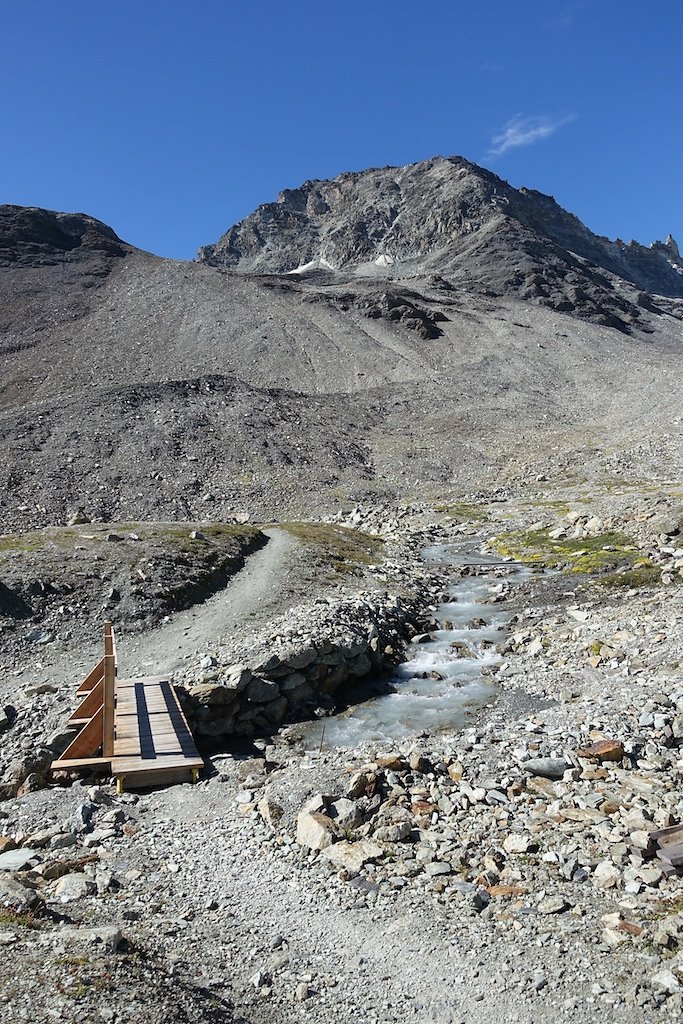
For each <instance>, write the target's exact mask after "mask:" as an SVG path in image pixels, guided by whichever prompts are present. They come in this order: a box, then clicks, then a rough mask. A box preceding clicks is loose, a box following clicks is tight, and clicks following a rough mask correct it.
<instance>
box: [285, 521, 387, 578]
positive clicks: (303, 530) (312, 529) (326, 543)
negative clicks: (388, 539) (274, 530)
mask: <svg viewBox="0 0 683 1024" xmlns="http://www.w3.org/2000/svg"><path fill="white" fill-rule="evenodd" d="M277 526H278V527H279V528H280V529H281V530H286V531H287V533H290V534H291V535H292V536H293V537H296V539H297V540H299V541H301V543H302V544H305V545H306V546H307V547H311V548H313V549H314V550H315V551H316V552H317V553H318V554H319V555H320V556H321V557H322V559H323V560H324V561H326V562H328V564H329V565H330V566H331V568H332V569H333V570H334V571H335V572H342V573H343V572H355V571H357V570H358V569H359V568H361V567H362V566H364V565H374V564H375V563H376V562H377V561H381V559H382V550H383V548H384V541H383V540H381V539H380V538H379V537H373V536H372V535H371V534H369V533H363V532H362V531H361V530H354V529H352V528H350V527H348V526H336V525H333V524H331V523H299V522H287V523H278V524H277Z"/></svg>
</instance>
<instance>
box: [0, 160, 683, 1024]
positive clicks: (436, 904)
mask: <svg viewBox="0 0 683 1024" xmlns="http://www.w3.org/2000/svg"><path fill="white" fill-rule="evenodd" d="M682 273H683V272H682V271H681V267H680V257H679V254H678V250H677V247H676V244H675V242H674V241H673V240H672V239H668V240H667V241H666V242H663V243H656V244H654V245H653V246H651V247H650V248H645V247H643V246H640V245H637V244H636V243H629V244H624V243H622V242H620V241H618V240H617V241H616V242H610V241H609V240H607V239H602V238H599V237H597V236H595V235H593V234H592V233H591V232H590V231H589V230H588V229H587V228H585V227H584V226H583V225H581V224H580V222H579V221H578V220H577V219H576V218H575V217H573V216H572V215H571V214H568V213H567V212H566V211H563V210H562V209H561V208H560V207H559V206H558V205H557V204H556V203H555V202H554V200H552V199H551V198H550V197H547V196H541V195H539V194H538V193H534V192H530V191H528V190H523V189H522V190H515V189H513V188H511V187H510V186H509V185H507V183H505V182H503V181H501V180H500V179H498V178H496V177H495V176H494V175H492V174H490V173H489V172H487V171H484V170H482V169H481V168H477V167H475V166H474V165H472V164H469V163H468V162H467V161H464V160H461V159H459V158H450V159H448V160H445V159H441V158H437V159H434V160H430V161H426V162H423V163H421V164H417V165H412V166H410V167H406V168H398V169H397V168H384V169H381V170H373V171H368V172H363V173H360V174H348V175H342V176H340V177H339V178H337V179H335V181H333V182H308V183H306V184H305V185H303V186H302V187H301V189H298V190H293V191H287V192H285V193H282V195H281V196H280V198H279V200H278V202H277V203H275V204H268V205H265V206H262V207H260V208H259V209H258V210H257V211H255V213H254V214H252V215H251V216H250V217H248V218H247V219H246V220H245V221H243V222H242V223H241V224H239V225H237V226H235V227H234V228H232V229H231V230H230V231H228V232H227V234H226V235H224V236H223V238H222V239H221V240H220V241H219V242H218V243H217V244H216V245H214V246H207V247H205V248H204V249H203V250H202V251H201V253H200V257H199V261H198V262H196V263H184V262H173V261H169V260H163V259H160V258H158V257H155V256H152V255H150V254H148V253H143V252H140V251H138V250H136V249H134V248H133V247H131V246H129V245H127V244H126V243H125V242H123V241H121V240H120V239H118V238H117V236H116V234H115V233H114V232H113V230H112V229H111V228H108V227H107V226H106V225H103V224H101V223H100V222H98V221H96V220H94V219H93V218H90V217H87V216H86V215H84V214H57V213H51V212H49V211H43V210H35V209H24V208H18V207H1V208H0V297H1V299H2V301H1V303H0V309H1V310H2V313H0V364H1V366H2V382H1V383H0V422H1V424H2V431H3V440H4V444H3V445H2V446H0V531H1V532H0V797H1V798H2V799H1V800H0V946H2V948H3V953H4V955H3V957H2V959H1V960H0V993H1V994H2V1000H3V1002H4V1003H7V1004H8V1005H9V1006H10V1007H11V1017H12V1020H30V1021H32V1022H38V1024H42V1022H43V1021H45V1022H48V1021H53V1020H57V1019H59V1020H64V1021H68V1022H72V1021H73V1022H78V1024H99V1022H101V1021H110V1022H112V1024H128V1022H130V1024H133V1022H135V1024H138V1022H143V1024H148V1022H149V1024H157V1022H159V1024H161V1022H162V1021H167V1020H169V1019H173V1020H178V1021H181V1022H187V1024H194V1022H199V1021H209V1022H215V1024H219V1022H224V1024H238V1022H243V1024H260V1022H263V1024H265V1022H266V1021H268V1022H269V1024H273V1022H275V1024H280V1022H281V1024H290V1022H291V1024H294V1022H296V1021H301V1020H304V1019H306V1020H311V1021H314V1022H320V1024H322V1022H327V1021H328V1020H329V1019H331V1018H334V1019H336V1020H339V1021H342V1022H346V1021H351V1020H355V1019H356V1018H357V1017H358V1015H359V1013H361V1014H362V1016H363V1019H364V1020H367V1021H368V1022H370V1024H373V1022H377V1024H379V1022H380V1021H381V1022H382V1024H393V1022H396V1024H398V1022H403V1021H404V1020H406V1019H408V1018H411V1019H415V1020H418V1021H421V1022H422V1021H424V1022H425V1024H427V1022H430V1024H460V1022H464V1021H465V1020H466V1021H468V1022H470V1024H489V1022H490V1021H491V1020H492V1019H494V1017H495V1016H500V1015H501V1012H504V1014H505V1018H506V1020H507V1019H509V1020H510V1021H517V1022H524V1024H531V1022H532V1021H533V1022H534V1024H538V1022H545V1021H547V1022H548V1024H550V1022H551V1021H553V1022H554V1021H556V1020H557V1019H558V1017H559V1018H561V1019H563V1020H567V1021H573V1022H576V1024H579V1022H581V1024H583V1022H584V1021H585V1020H586V1019H588V1018H589V1017H590V1018H592V1017H594V1016H595V1015H597V1014H605V1013H608V1014H609V1015H610V1017H611V1018H612V1019H614V1020H615V1021H623V1022H624V1024H636V1022H637V1024H650V1022H655V1021H662V1020H667V1021H669V1020H680V1019H683V874H682V873H681V871H682V870H683V869H682V868H681V866H680V865H679V863H678V862H677V861H676V859H675V858H674V860H671V859H669V860H667V856H666V854H665V850H664V846H663V845H662V842H663V841H664V840H663V838H662V837H664V838H665V837H666V835H667V831H666V830H671V829H674V830H675V829H676V828H677V826H679V825H683V801H682V800H681V786H682V783H683V758H682V755H681V750H682V748H683V660H682V657H683V655H682V653H681V652H682V651H683V613H682V612H681V608H682V605H681V597H682V595H683V504H682V502H683V465H682V453H683V447H682V446H681V416H680V412H679V404H680V403H679V401H678V395H679V393H680V387H681V376H682V375H681V369H682V361H683V348H682V346H681V314H682V311H683V283H682V282H683V276H682ZM451 544H457V545H458V548H457V549H458V551H467V552H468V553H469V555H470V557H469V560H468V559H464V560H461V561H460V562H458V561H457V559H456V560H455V562H454V564H450V563H449V561H448V560H447V559H446V560H443V559H439V558H438V557H437V556H435V555H434V554H433V552H434V551H435V550H438V551H441V550H443V548H442V546H443V545H451ZM435 545H436V546H437V547H436V548H435V547H434V546H435ZM449 550H450V549H449ZM430 551H431V552H432V554H431V555H430V554H429V552H430ZM520 565H521V566H524V567H526V568H525V569H524V571H523V572H521V573H520V569H519V567H520ZM472 581H475V582H477V583H478V584H479V585H481V589H480V590H478V591H477V593H480V594H481V596H480V597H478V598H477V605H478V606H481V607H480V608H479V607H477V608H476V614H473V612H472V611H471V610H468V611H466V613H465V615H464V617H463V619H462V621H463V623H465V629H464V631H461V632H460V633H458V632H457V631H456V632H451V633H450V634H449V628H450V627H449V626H448V624H447V623H446V622H445V620H444V611H443V609H444V608H451V609H455V610H456V611H457V610H458V604H459V602H462V601H463V600H464V601H465V607H466V609H467V608H469V605H468V603H467V600H466V599H464V598H462V593H463V591H462V590H461V587H462V586H463V585H465V584H467V583H468V582H469V583H471V582H472ZM448 614H451V612H449V613H448ZM489 614H491V615H493V616H494V617H495V621H496V622H497V623H501V625H500V626H499V627H496V630H494V631H493V633H494V635H495V637H496V639H495V640H492V639H488V640H487V639H486V629H485V628H484V631H483V633H481V634H480V633H477V630H480V629H481V628H482V626H483V627H486V626H487V623H489V624H490V621H493V620H488V619H487V618H486V616H488V615H489ZM104 619H112V620H113V621H114V623H115V626H116V630H117V650H118V657H119V665H120V671H121V672H122V673H124V674H125V675H139V674H151V673H155V674H156V673H166V674H168V675H169V676H171V678H172V679H173V682H174V684H175V685H176V686H177V688H178V692H179V694H180V697H181V700H182V702H183V706H184V708H185V711H186V714H187V716H188V720H189V722H190V723H191V726H192V729H193V731H194V734H195V737H196V739H197V742H198V744H199V746H200V749H201V751H202V753H203V755H204V756H205V763H206V770H205V772H204V773H203V776H202V779H201V781H200V782H199V783H198V784H197V785H195V786H190V785H176V786H171V787H167V788H158V789H156V790H147V791H145V790H142V791H139V792H133V793H123V794H121V795H117V794H116V793H115V791H114V788H113V786H112V785H111V780H109V779H108V778H107V777H106V776H102V775H98V774H97V773H93V774H92V775H91V776H85V777H83V778H74V777H70V776H68V775H66V774H64V773H62V775H61V776H57V777H55V776H53V775H51V774H50V771H49V765H50V762H51V760H52V758H53V757H54V756H55V755H56V754H58V753H59V752H60V751H62V750H63V749H64V747H65V744H66V743H67V742H68V740H69V736H70V734H69V733H67V732H66V731H65V722H66V720H67V718H68V716H69V714H70V712H71V710H72V708H73V707H74V703H75V688H76V686H77V684H78V682H79V680H80V679H81V678H83V676H85V674H86V673H87V672H88V671H89V670H90V668H91V667H92V664H93V662H94V661H95V660H97V658H99V653H98V651H99V634H100V628H101V623H102V621H103V620H104ZM450 625H451V626H452V623H451V624H450ZM463 634H464V639H463ZM456 635H457V637H458V639H453V640H450V641H449V640H448V637H449V636H450V637H453V636H456ZM479 636H483V637H484V639H482V640H481V643H479V641H478V639H477V638H478V637H479ZM444 637H445V638H446V639H443V638H444ZM435 638H436V639H439V638H441V643H442V647H443V646H445V647H446V648H447V650H446V654H445V655H443V658H445V661H443V658H442V662H441V663H432V662H428V661H427V662H424V664H427V665H431V668H429V667H428V668H427V669H425V670H424V671H421V672H420V673H419V675H417V676H415V677H414V679H413V680H412V683H414V684H417V683H418V682H420V681H430V680H431V681H437V680H438V681H439V685H441V684H443V685H447V680H448V679H449V678H451V676H449V675H448V673H447V671H446V669H447V668H449V669H452V668H453V666H454V665H455V666H456V667H457V666H458V665H464V664H465V662H466V661H467V660H468V659H469V660H470V662H471V661H472V660H474V661H475V662H476V661H477V658H478V659H479V662H480V668H479V667H477V679H478V686H479V688H478V689H476V688H475V689H476V692H475V690H472V695H471V696H470V697H466V698H465V699H464V702H463V706H462V709H461V711H460V712H459V713H458V715H453V714H445V715H444V717H442V719H441V720H439V719H438V716H437V718H435V717H434V706H435V703H438V702H435V700H434V699H433V697H430V692H431V691H427V690H425V691H424V697H423V702H424V713H422V712H421V705H420V702H419V700H416V701H415V702H414V703H413V704H411V705H410V706H411V707H412V708H413V711H411V715H414V717H413V718H411V719H410V721H409V722H408V726H407V727H406V728H404V729H402V730H401V731H399V733H398V734H397V736H393V737H392V736H391V735H390V731H389V730H388V729H387V731H386V735H384V736H382V737H381V738H379V739H378V738H377V736H376V735H374V734H371V733H370V732H366V733H365V734H364V733H363V727H362V722H363V721H364V720H363V717H362V714H361V712H362V711H363V710H364V709H367V708H369V707H373V708H375V709H379V711H378V714H377V720H378V721H379V722H380V724H381V723H382V710H381V709H382V708H384V707H388V705H387V704H386V703H385V704H383V703H382V702H383V701H385V702H386V701H391V700H392V699H394V698H396V697H400V696H401V694H402V693H404V692H406V691H408V692H411V689H412V691H414V692H415V693H418V692H421V691H418V689H417V686H416V685H412V684H411V680H410V679H409V680H408V681H407V682H406V678H405V676H401V674H400V672H401V665H403V666H404V667H405V663H406V660H407V659H413V660H415V659H417V658H418V656H419V653H420V652H421V651H425V650H428V649H430V644H432V643H433V642H434V641H435ZM477 652H478V653H477ZM416 664H417V661H416ZM477 664H479V663H477ZM397 666H398V668H397ZM452 678H453V679H454V680H455V683H454V684H453V685H455V686H462V687H463V691H464V692H466V693H470V691H469V690H468V689H467V687H468V685H469V683H468V679H469V677H466V676H463V677H462V678H460V677H458V676H457V674H456V676H453V677H452ZM430 701H431V706H430ZM342 720H344V721H348V720H354V721H356V722H357V723H360V724H359V726H358V729H357V731H356V733H355V736H356V739H355V740H354V742H353V743H352V744H351V745H350V746H343V745H342V744H341V743H337V741H336V740H335V736H336V735H340V734H337V733H335V731H334V725H335V723H336V722H341V721H342ZM387 721H388V717H387ZM435 721H436V723H437V724H436V725H434V722H435ZM380 733H381V729H380ZM669 834H670V833H669ZM502 1008H504V1009H502Z"/></svg>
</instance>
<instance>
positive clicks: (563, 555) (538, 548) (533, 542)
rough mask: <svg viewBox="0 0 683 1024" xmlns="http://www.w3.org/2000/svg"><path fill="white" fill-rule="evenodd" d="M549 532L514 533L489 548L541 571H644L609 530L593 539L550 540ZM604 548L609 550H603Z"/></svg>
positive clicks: (622, 536) (626, 542)
mask: <svg viewBox="0 0 683 1024" xmlns="http://www.w3.org/2000/svg"><path fill="white" fill-rule="evenodd" d="M549 533H550V531H549V530H517V531H513V532H511V533H503V534H500V535H499V536H498V537H495V538H494V539H493V541H492V543H493V546H494V547H495V548H496V550H497V551H499V552H500V554H501V555H506V556H510V557H512V558H514V559H515V560H516V561H518V562H527V563H530V564H533V565H538V566H540V567H542V568H544V569H559V570H561V571H564V572H576V573H582V574H584V575H588V576H592V575H599V574H602V573H606V572H610V571H611V572H613V573H614V572H615V570H616V569H618V568H621V567H623V566H633V565H634V563H635V562H639V563H640V567H641V568H642V569H644V568H645V565H644V564H643V560H642V559H641V558H640V557H639V554H638V552H637V550H636V549H635V548H634V547H633V545H632V543H631V541H630V539H629V538H628V537H627V536H626V535H625V534H623V533H618V532H616V531H612V532H609V533H601V534H599V535H598V536H597V537H583V538H580V539H578V538H577V539H574V538H569V537H563V538H561V539H560V540H553V539H552V537H550V536H549ZM605 548H607V549H609V550H605Z"/></svg>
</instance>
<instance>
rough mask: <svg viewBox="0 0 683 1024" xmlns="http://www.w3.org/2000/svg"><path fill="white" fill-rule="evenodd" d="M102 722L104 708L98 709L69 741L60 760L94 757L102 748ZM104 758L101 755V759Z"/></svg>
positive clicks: (104, 755)
mask: <svg viewBox="0 0 683 1024" xmlns="http://www.w3.org/2000/svg"><path fill="white" fill-rule="evenodd" d="M103 721H104V708H100V709H99V711H98V712H97V713H96V714H95V715H93V717H92V718H91V719H90V721H89V722H88V724H87V725H86V726H85V727H84V728H83V729H81V731H80V732H79V733H78V735H77V736H76V738H75V739H73V740H72V741H71V743H70V744H69V746H68V747H67V748H66V750H65V751H64V753H63V754H62V756H61V758H60V760H69V759H70V758H74V757H95V756H96V755H97V753H98V752H99V751H100V750H101V748H102V722H103ZM106 756H107V755H106V754H103V757H106Z"/></svg>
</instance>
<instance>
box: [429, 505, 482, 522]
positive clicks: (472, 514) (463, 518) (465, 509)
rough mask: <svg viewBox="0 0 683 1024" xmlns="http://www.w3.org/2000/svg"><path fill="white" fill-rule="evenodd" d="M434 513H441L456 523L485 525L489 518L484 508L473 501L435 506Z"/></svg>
mask: <svg viewBox="0 0 683 1024" xmlns="http://www.w3.org/2000/svg"><path fill="white" fill-rule="evenodd" d="M434 511H435V512H441V513H442V514H443V515H446V516H449V518H451V519H455V521H456V522H458V523H468V522H475V523H485V522H488V518H489V515H488V512H487V511H486V509H485V508H484V506H483V505H478V504H477V503H476V502H474V501H453V502H449V503H448V504H447V505H435V506H434Z"/></svg>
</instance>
